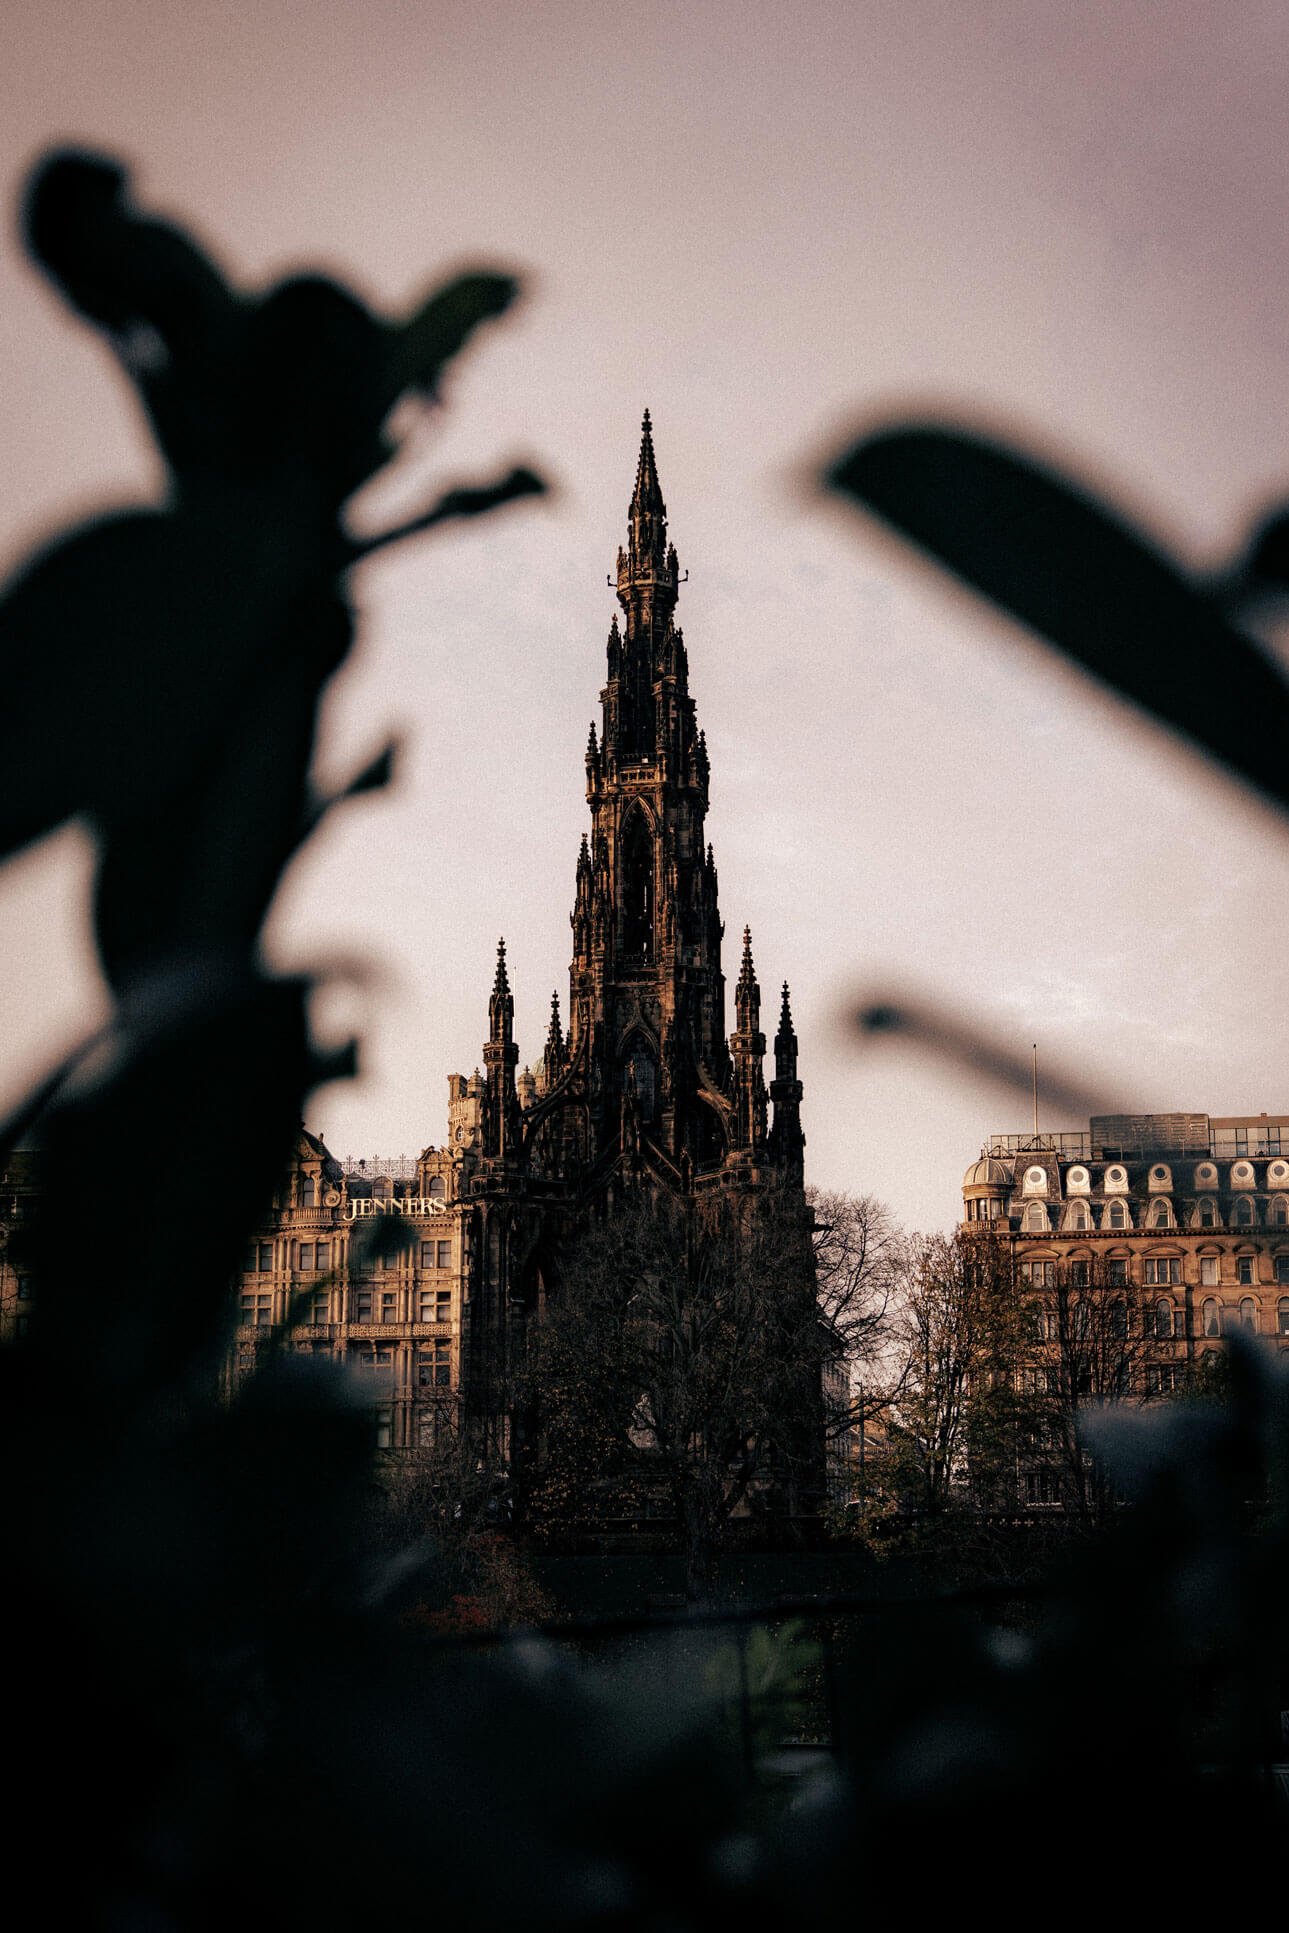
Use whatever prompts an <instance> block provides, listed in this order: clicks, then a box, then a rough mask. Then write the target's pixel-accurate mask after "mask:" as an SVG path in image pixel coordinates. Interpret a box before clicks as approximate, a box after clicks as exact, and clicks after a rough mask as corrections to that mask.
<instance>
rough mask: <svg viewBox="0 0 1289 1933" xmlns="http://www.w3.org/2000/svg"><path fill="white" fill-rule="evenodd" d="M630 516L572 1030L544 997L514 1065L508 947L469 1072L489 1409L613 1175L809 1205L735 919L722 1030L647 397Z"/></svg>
mask: <svg viewBox="0 0 1289 1933" xmlns="http://www.w3.org/2000/svg"><path fill="white" fill-rule="evenodd" d="M627 519H628V536H627V543H626V547H625V548H624V549H620V550H619V551H618V557H617V573H616V580H615V579H613V578H611V579H610V583H616V590H617V600H618V604H619V605H620V607H621V621H619V617H618V614H617V613H615V614H614V617H613V622H612V624H611V625H610V628H609V635H608V644H607V665H606V678H605V683H604V687H603V689H602V691H601V693H600V705H601V716H600V721H599V725H598V728H597V726H596V725H595V724H592V726H591V729H590V735H589V737H588V741H587V747H586V798H587V804H588V805H589V807H590V815H591V824H590V830H589V832H588V833H587V834H584V835H583V838H582V843H581V850H580V852H579V853H578V857H577V864H576V871H575V882H574V896H573V910H572V914H571V916H570V917H571V925H572V930H573V957H572V962H571V965H570V969H569V1008H568V1027H567V1032H565V1030H564V1027H563V1025H562V1023H561V1018H560V1011H559V1001H558V997H553V998H552V1001H551V1015H550V1024H549V1027H548V1030H547V1035H546V1042H545V1046H544V1049H543V1051H542V1053H541V1057H540V1059H538V1060H536V1061H535V1065H534V1066H533V1067H532V1068H527V1067H526V1068H525V1069H524V1072H523V1073H522V1074H521V1075H520V1076H519V1077H518V1080H517V1079H516V1072H515V1070H516V1066H517V1062H518V1058H519V1055H518V1049H517V1047H516V1045H515V1042H514V1038H513V1028H512V1020H513V1012H514V1002H513V999H512V997H511V992H510V985H509V980H508V976H507V972H506V962H505V950H504V946H503V947H502V948H501V949H500V950H499V953H498V961H497V972H496V980H495V983H494V986H493V991H492V997H491V999H490V1002H489V1030H488V1040H487V1043H486V1044H485V1046H484V1050H483V1055H484V1071H483V1073H482V1074H481V1075H477V1076H476V1077H475V1082H474V1083H473V1085H472V1084H471V1083H467V1082H463V1083H462V1086H463V1088H465V1089H466V1090H468V1091H470V1092H473V1091H474V1090H475V1089H476V1088H477V1090H478V1103H479V1108H480V1120H481V1128H480V1133H479V1137H478V1140H477V1142H476V1144H475V1151H474V1152H473V1153H472V1155H471V1157H470V1160H469V1162H468V1164H467V1165H468V1169H469V1173H468V1176H463V1181H464V1183H465V1186H466V1188H467V1190H468V1193H469V1196H470V1197H471V1199H472V1200H473V1203H474V1211H473V1228H472V1234H471V1239H470V1252H471V1256H472V1286H471V1291H470V1323H469V1329H470V1336H469V1348H468V1351H467V1361H468V1363H469V1365H470V1369H469V1371H468V1374H467V1383H468V1385H472V1386H473V1389H474V1391H475V1393H476V1403H477V1405H478V1406H480V1407H483V1408H486V1407H487V1406H488V1403H489V1401H490V1400H491V1399H490V1397H489V1395H488V1391H489V1390H490V1389H495V1388H496V1379H497V1375H498V1368H499V1365H501V1364H503V1363H504V1362H505V1361H506V1360H507V1359H509V1358H510V1357H511V1355H512V1352H513V1342H514V1339H515V1338H514V1335H513V1330H514V1328H515V1325H516V1324H520V1325H522V1323H523V1321H524V1319H525V1316H526V1313H527V1312H528V1311H529V1310H531V1309H532V1308H533V1307H534V1306H536V1305H537V1304H538V1303H539V1302H540V1299H541V1295H542V1293H543V1281H544V1278H545V1276H546V1274H547V1273H548V1272H549V1270H550V1268H551V1266H552V1263H553V1261H554V1258H555V1257H556V1255H557V1251H558V1245H559V1241H560V1238H561V1235H562V1234H563V1233H564V1232H565V1231H566V1230H567V1228H568V1226H569V1223H570V1218H574V1219H575V1218H576V1217H577V1216H578V1215H579V1214H580V1213H582V1212H583V1211H584V1210H586V1209H587V1208H589V1207H591V1206H593V1205H594V1204H595V1203H596V1202H597V1201H599V1202H600V1203H601V1204H603V1203H604V1202H605V1201H606V1199H607V1200H608V1201H610V1202H611V1200H612V1199H613V1197H614V1194H615V1190H616V1189H617V1187H618V1186H619V1185H621V1184H623V1183H626V1182H629V1181H641V1182H644V1183H645V1184H646V1185H648V1186H652V1187H660V1188H663V1189H665V1190H668V1191H670V1192H671V1193H673V1194H675V1195H685V1194H689V1193H690V1192H691V1191H693V1192H698V1193H702V1194H704V1195H707V1196H710V1195H711V1193H712V1192H713V1191H721V1190H737V1191H740V1192H742V1191H755V1190H757V1189H761V1188H768V1187H770V1186H775V1187H778V1188H784V1187H786V1188H787V1189H788V1190H790V1191H793V1192H795V1193H796V1195H797V1196H798V1198H799V1199H801V1190H802V1151H803V1149H804V1146H805V1138H804V1136H803V1134H802V1132H801V1094H802V1089H801V1083H800V1081H799V1079H798V1078H797V1040H796V1035H795V1033H794V1032H793V1030H792V1016H791V1011H790V1008H789V1005H788V990H787V987H786V985H785V987H784V989H783V1006H782V1013H781V1016H780V1021H779V1031H778V1034H777V1036H776V1038H775V1043H774V1053H775V1078H774V1080H773V1082H772V1083H771V1085H770V1087H769V1089H768V1091H767V1088H766V1083H765V1077H764V1073H763V1063H764V1059H765V1053H766V1038H765V1035H764V1033H763V1032H762V1031H761V993H760V988H759V986H758V984H757V978H756V970H755V967H754V965H753V960H752V941H751V934H750V932H749V931H748V930H747V928H746V927H745V928H744V930H743V951H742V959H741V965H740V971H739V975H738V980H737V982H736V985H735V989H734V1019H735V1026H734V1031H733V1032H732V1033H731V1034H729V1035H728V1036H727V1035H726V1031H725V1028H726V1012H725V976H724V973H723V971H722V967H721V941H722V938H723V935H724V927H723V925H722V923H721V917H720V910H719V906H718V902H717V879H716V863H715V859H714V857H713V854H712V848H711V846H710V845H709V844H708V843H707V837H706V820H707V807H708V799H709V788H710V771H709V766H708V757H707V745H706V741H705V739H704V736H703V734H702V732H701V731H700V730H699V728H698V721H697V716H696V712H695V707H694V700H693V699H692V698H691V697H690V695H689V663H688V658H687V656H686V652H685V641H684V638H683V636H682V634H681V631H680V629H679V627H678V626H677V624H676V621H675V613H676V603H677V599H678V596H679V592H680V586H681V582H682V577H681V573H680V568H679V563H678V560H677V557H676V550H675V546H674V545H673V544H672V543H671V542H670V541H669V539H668V535H667V506H666V504H665V503H664V501H663V495H662V489H661V487H660V485H659V481H658V466H657V461H656V458H655V455H654V446H653V430H652V426H651V424H650V420H649V414H648V411H646V412H645V417H644V423H643V426H642V431H641V439H640V455H639V460H638V462H637V464H636V476H635V488H634V490H633V491H632V495H631V502H630V506H629V508H628V512H627ZM771 1104H772V1105H773V1121H772V1122H771V1120H770V1118H769V1117H770V1107H771Z"/></svg>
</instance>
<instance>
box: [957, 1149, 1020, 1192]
mask: <svg viewBox="0 0 1289 1933" xmlns="http://www.w3.org/2000/svg"><path fill="white" fill-rule="evenodd" d="M962 1185H963V1187H964V1188H1009V1187H1010V1186H1011V1171H1010V1170H1009V1169H1008V1167H1007V1166H1006V1164H1005V1163H1004V1162H1002V1161H995V1159H994V1157H993V1156H992V1155H991V1154H986V1155H982V1156H981V1158H980V1160H979V1161H973V1162H972V1164H971V1166H970V1167H969V1168H968V1170H967V1172H966V1174H965V1175H964V1176H963V1177H962Z"/></svg>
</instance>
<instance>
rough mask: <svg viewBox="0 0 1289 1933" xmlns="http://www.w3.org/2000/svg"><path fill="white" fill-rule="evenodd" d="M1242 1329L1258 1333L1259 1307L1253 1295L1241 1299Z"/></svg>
mask: <svg viewBox="0 0 1289 1933" xmlns="http://www.w3.org/2000/svg"><path fill="white" fill-rule="evenodd" d="M1240 1327H1241V1329H1248V1330H1250V1331H1251V1333H1252V1334H1254V1335H1256V1334H1257V1333H1258V1305H1257V1303H1256V1302H1255V1301H1254V1300H1253V1297H1252V1296H1251V1295H1246V1296H1242V1297H1241V1298H1240Z"/></svg>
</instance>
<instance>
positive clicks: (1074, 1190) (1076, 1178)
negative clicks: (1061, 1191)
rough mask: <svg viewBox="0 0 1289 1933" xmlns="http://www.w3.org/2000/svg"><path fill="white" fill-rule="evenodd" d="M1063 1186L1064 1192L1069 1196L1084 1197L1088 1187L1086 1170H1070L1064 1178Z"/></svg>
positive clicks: (1077, 1168) (1081, 1168)
mask: <svg viewBox="0 0 1289 1933" xmlns="http://www.w3.org/2000/svg"><path fill="white" fill-rule="evenodd" d="M1065 1186H1066V1191H1067V1192H1068V1193H1069V1194H1071V1195H1086V1194H1087V1192H1088V1188H1089V1186H1090V1183H1089V1181H1088V1171H1087V1169H1086V1168H1083V1167H1076V1168H1071V1169H1070V1171H1069V1173H1068V1174H1067V1175H1066V1177H1065Z"/></svg>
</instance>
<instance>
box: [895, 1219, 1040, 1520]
mask: <svg viewBox="0 0 1289 1933" xmlns="http://www.w3.org/2000/svg"><path fill="white" fill-rule="evenodd" d="M891 1330H892V1338H893V1346H894V1348H895V1350H896V1351H897V1352H898V1362H899V1365H900V1367H899V1381H898V1383H897V1386H896V1389H895V1393H894V1396H893V1398H892V1401H891V1404H890V1408H889V1412H888V1418H887V1436H888V1455H887V1457H886V1458H885V1459H884V1470H883V1477H882V1486H883V1487H884V1488H885V1489H886V1490H887V1491H888V1492H890V1493H891V1494H892V1495H893V1496H894V1497H898V1498H899V1499H900V1500H901V1501H902V1502H905V1503H908V1504H911V1505H912V1506H913V1507H914V1508H916V1509H918V1510H921V1511H923V1512H925V1513H926V1514H928V1515H930V1516H936V1515H938V1514H940V1513H941V1512H943V1511H944V1510H946V1509H947V1508H948V1507H949V1505H950V1504H951V1503H952V1502H953V1501H954V1500H955V1499H956V1498H967V1497H969V1496H970V1495H972V1494H973V1493H978V1492H979V1491H980V1490H981V1488H982V1487H984V1488H988V1487H989V1485H990V1484H992V1483H993V1482H994V1481H995V1480H996V1475H997V1472H998V1471H999V1469H1000V1468H1003V1467H1005V1464H1006V1460H1007V1456H1008V1450H1009V1446H1010V1444H1011V1443H1012V1441H1013V1439H1014V1429H1015V1411H1016V1381H1017V1372H1018V1369H1019V1367H1020V1364H1021V1359H1022V1354H1023V1348H1024V1315H1023V1310H1022V1308H1021V1306H1020V1304H1019V1302H1018V1299H1017V1296H1016V1293H1015V1287H1014V1279H1013V1267H1012V1258H1011V1253H1010V1250H1009V1248H1008V1246H1007V1244H1006V1243H1005V1242H1004V1241H1001V1240H999V1238H998V1237H997V1236H996V1235H994V1234H993V1233H992V1232H990V1231H988V1230H981V1231H979V1232H977V1231H975V1230H971V1231H968V1230H965V1229H963V1230H959V1231H957V1232H956V1233H955V1234H953V1235H949V1236H945V1235H920V1236H914V1237H912V1238H911V1240H910V1241H909V1242H908V1243H907V1244H906V1246H905V1249H904V1256H903V1266H902V1269H901V1273H900V1279H899V1282H898V1285H897V1288H896V1292H895V1306H894V1310H893V1315H892V1322H891Z"/></svg>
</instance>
